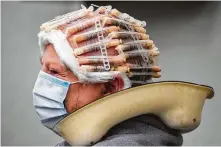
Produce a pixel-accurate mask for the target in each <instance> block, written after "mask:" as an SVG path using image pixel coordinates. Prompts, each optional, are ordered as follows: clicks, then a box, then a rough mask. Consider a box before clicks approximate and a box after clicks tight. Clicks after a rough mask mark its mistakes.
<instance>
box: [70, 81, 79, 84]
mask: <svg viewBox="0 0 221 147" xmlns="http://www.w3.org/2000/svg"><path fill="white" fill-rule="evenodd" d="M77 83H81V81H75V82H70V84H77Z"/></svg>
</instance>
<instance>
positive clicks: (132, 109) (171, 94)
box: [56, 81, 214, 145]
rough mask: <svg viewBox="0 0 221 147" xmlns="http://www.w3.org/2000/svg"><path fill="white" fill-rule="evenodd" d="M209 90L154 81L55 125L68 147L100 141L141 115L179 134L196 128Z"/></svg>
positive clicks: (76, 113) (73, 114) (204, 87)
mask: <svg viewBox="0 0 221 147" xmlns="http://www.w3.org/2000/svg"><path fill="white" fill-rule="evenodd" d="M213 96H214V91H213V88H212V87H209V86H205V85H198V84H194V83H187V82H181V81H163V82H154V83H150V84H146V85H142V86H138V87H135V88H130V89H126V90H123V91H120V92H117V93H115V94H112V95H109V96H107V97H104V98H102V99H99V100H97V101H95V102H93V103H91V104H88V105H86V106H85V107H83V108H81V109H79V110H78V111H75V112H74V113H72V114H70V115H68V116H67V117H66V118H64V119H63V120H62V121H60V123H59V124H58V125H57V126H56V129H57V131H58V132H59V134H60V136H62V137H63V138H64V139H65V140H66V141H67V142H68V143H70V144H71V145H90V143H92V142H97V141H99V140H100V139H101V138H102V137H103V136H104V135H105V134H106V133H107V131H108V130H109V129H110V128H111V127H113V126H114V125H116V124H118V123H120V122H122V121H124V120H126V119H129V118H131V117H135V116H138V115H141V114H148V113H151V114H155V115H157V116H158V117H160V118H161V120H162V121H163V122H164V123H165V124H166V125H167V126H168V127H170V128H173V129H177V130H179V131H180V132H181V133H184V132H190V131H192V130H194V129H195V128H197V127H198V126H199V124H200V121H201V113H202V109H203V105H204V102H205V100H206V99H210V98H212V97H213Z"/></svg>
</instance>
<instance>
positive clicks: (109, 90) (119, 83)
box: [104, 76, 124, 96]
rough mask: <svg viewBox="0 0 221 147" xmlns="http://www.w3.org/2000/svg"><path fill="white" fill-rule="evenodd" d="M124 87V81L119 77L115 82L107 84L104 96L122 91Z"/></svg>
mask: <svg viewBox="0 0 221 147" xmlns="http://www.w3.org/2000/svg"><path fill="white" fill-rule="evenodd" d="M123 87H124V81H123V80H122V78H121V77H120V76H117V77H115V78H114V80H111V81H109V82H107V83H105V92H104V96H107V95H109V94H113V93H116V92H118V91H121V90H122V89H123Z"/></svg>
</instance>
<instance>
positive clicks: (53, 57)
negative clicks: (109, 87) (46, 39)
mask: <svg viewBox="0 0 221 147" xmlns="http://www.w3.org/2000/svg"><path fill="white" fill-rule="evenodd" d="M41 64H42V68H41V70H42V71H44V72H46V73H48V74H50V75H52V76H55V77H57V78H60V79H63V80H66V81H69V82H74V81H78V78H77V77H76V76H75V75H74V73H73V72H72V71H71V70H70V69H68V68H67V67H66V66H65V65H64V64H63V63H62V62H61V60H60V58H59V56H58V55H57V53H56V51H55V49H54V47H53V45H51V44H50V45H48V46H47V47H46V49H45V52H44V54H43V56H42V58H41ZM104 91H105V85H104V84H103V83H97V84H94V83H87V84H85V83H76V84H72V85H70V87H69V90H68V93H67V96H66V98H65V101H64V105H65V108H66V110H67V112H68V113H71V112H73V111H76V110H77V109H79V108H81V107H83V106H85V105H87V104H89V103H91V102H93V101H95V100H97V99H99V98H101V97H103V96H104Z"/></svg>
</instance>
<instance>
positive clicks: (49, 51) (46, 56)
mask: <svg viewBox="0 0 221 147" xmlns="http://www.w3.org/2000/svg"><path fill="white" fill-rule="evenodd" d="M40 60H41V62H43V61H45V60H46V61H47V60H60V59H59V56H58V54H57V53H56V51H55V49H54V47H53V45H51V44H50V45H47V46H46V48H45V51H44V53H43V55H42V57H41V59H40Z"/></svg>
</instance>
